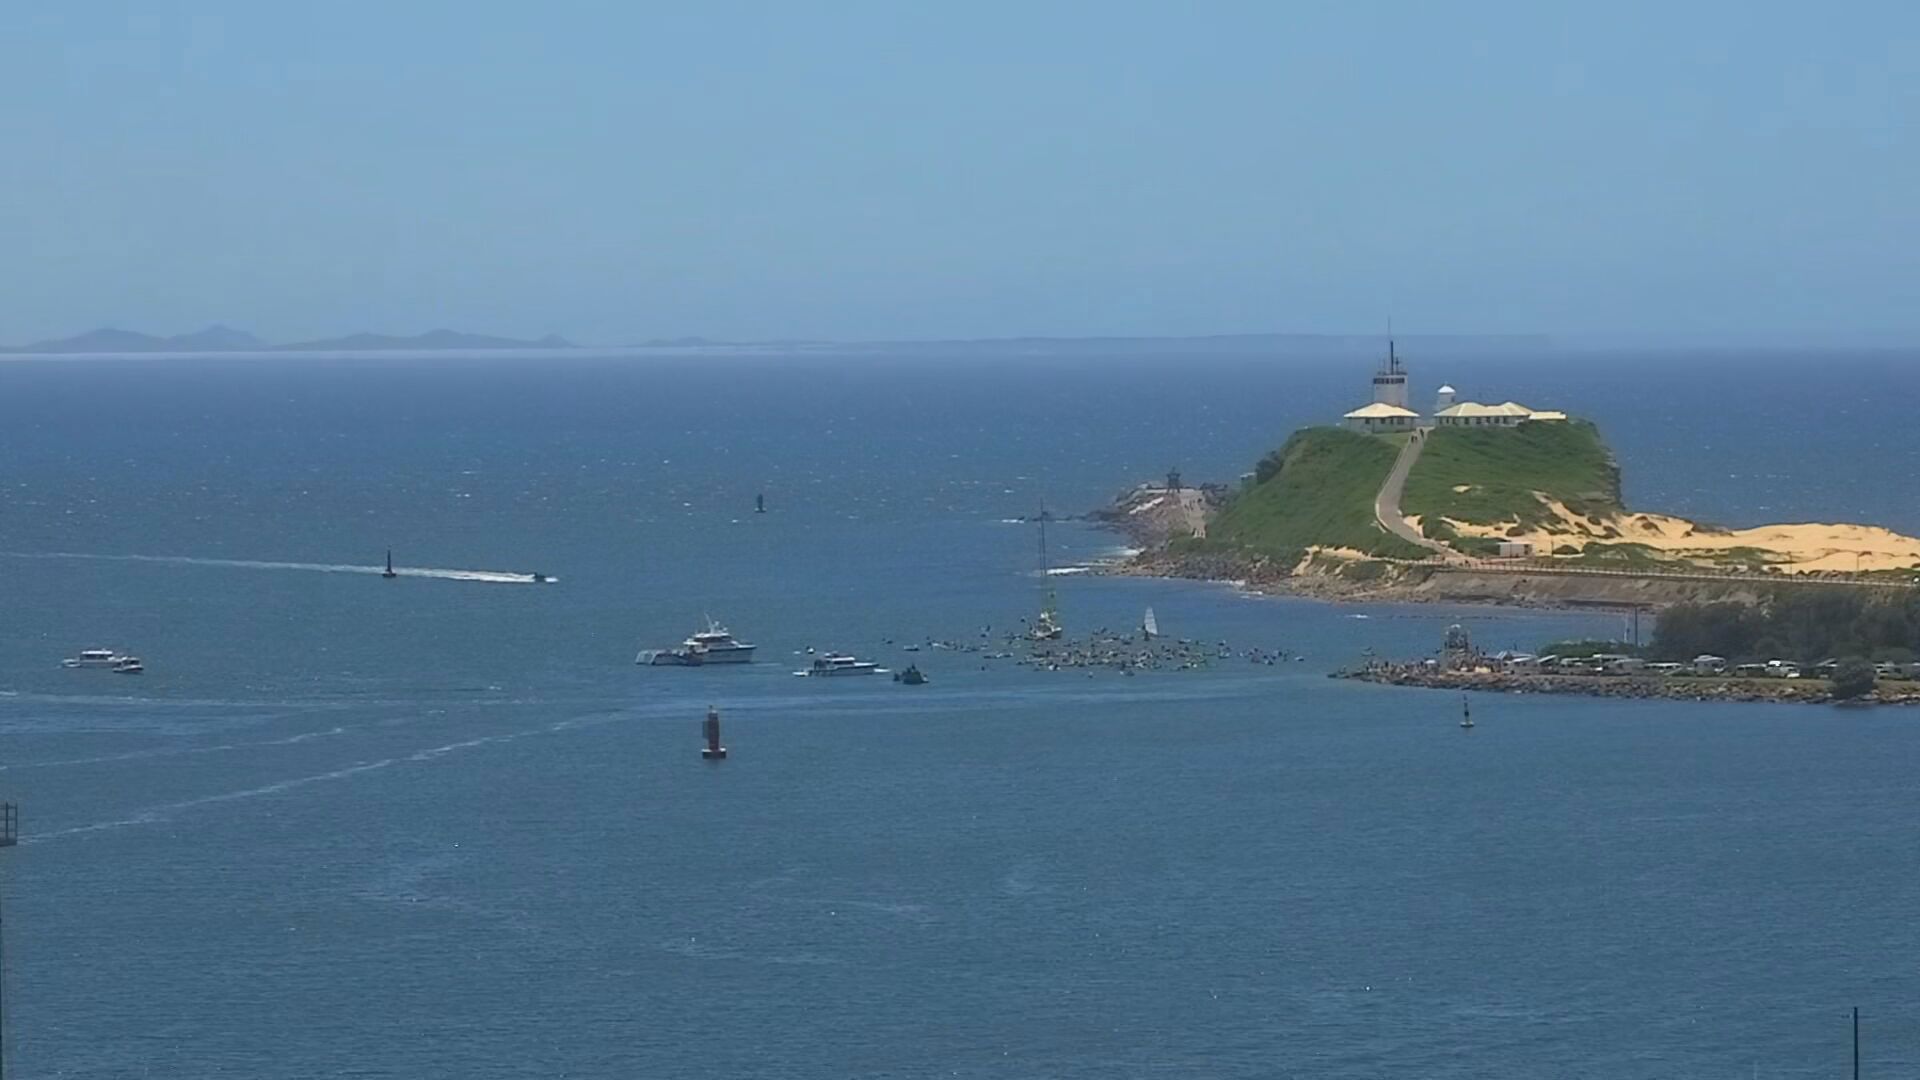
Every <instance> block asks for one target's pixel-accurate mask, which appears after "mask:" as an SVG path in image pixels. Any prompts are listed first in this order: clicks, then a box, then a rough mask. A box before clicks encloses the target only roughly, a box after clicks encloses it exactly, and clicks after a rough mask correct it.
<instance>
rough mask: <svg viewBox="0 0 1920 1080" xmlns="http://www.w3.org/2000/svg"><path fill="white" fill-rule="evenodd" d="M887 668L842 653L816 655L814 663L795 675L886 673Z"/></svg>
mask: <svg viewBox="0 0 1920 1080" xmlns="http://www.w3.org/2000/svg"><path fill="white" fill-rule="evenodd" d="M886 673H887V669H886V668H883V667H881V666H880V665H879V664H876V663H874V662H873V661H871V660H856V659H854V658H853V657H851V656H847V655H845V654H842V653H828V654H827V655H825V656H816V657H814V660H813V665H812V666H811V667H808V668H807V669H806V670H805V671H796V672H794V674H795V675H885V674H886Z"/></svg>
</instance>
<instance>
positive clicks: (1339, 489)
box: [1207, 427, 1427, 565]
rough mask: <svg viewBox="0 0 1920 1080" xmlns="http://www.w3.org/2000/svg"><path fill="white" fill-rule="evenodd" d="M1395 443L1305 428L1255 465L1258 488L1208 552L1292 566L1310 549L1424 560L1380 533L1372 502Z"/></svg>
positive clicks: (1240, 501)
mask: <svg viewBox="0 0 1920 1080" xmlns="http://www.w3.org/2000/svg"><path fill="white" fill-rule="evenodd" d="M1399 452H1400V442H1399V441H1398V440H1390V439H1382V438H1377V437H1375V436H1370V435H1359V434H1356V433H1354V432H1351V431H1343V430H1341V429H1339V428H1327V427H1313V428H1303V429H1301V430H1300V431H1296V432H1294V433H1293V436H1292V437H1291V438H1289V439H1288V440H1287V442H1286V445H1285V446H1282V447H1281V448H1280V449H1279V450H1277V451H1275V452H1274V453H1272V454H1269V455H1267V457H1266V459H1265V460H1263V461H1262V462H1261V463H1260V469H1259V471H1258V472H1257V473H1256V474H1255V476H1256V482H1255V483H1254V485H1253V486H1252V487H1250V488H1248V489H1247V490H1245V491H1242V492H1241V493H1240V494H1239V495H1238V496H1237V497H1235V498H1234V500H1233V501H1232V502H1231V503H1230V504H1229V505H1228V506H1227V508H1226V509H1225V510H1223V511H1221V513H1220V516H1219V517H1218V518H1216V519H1215V520H1214V521H1213V523H1212V524H1211V525H1209V526H1208V529H1207V547H1208V548H1209V549H1211V550H1214V551H1223V550H1224V551H1236V550H1237V551H1241V552H1246V553H1249V554H1254V555H1260V556H1265V557H1267V558H1270V559H1274V560H1278V561H1282V562H1285V563H1287V564H1289V565H1291V564H1292V563H1295V562H1298V561H1299V560H1300V559H1301V558H1302V557H1303V556H1304V555H1305V554H1306V550H1307V549H1308V548H1309V547H1337V548H1348V549H1351V550H1354V551H1360V552H1365V553H1366V554H1369V555H1389V556H1399V557H1404V558H1413V559H1417V558H1421V557H1423V556H1425V555H1426V554H1427V552H1425V551H1423V550H1421V549H1420V548H1418V547H1415V546H1414V545H1412V544H1409V543H1407V542H1406V541H1404V540H1401V539H1400V538H1399V537H1396V536H1394V535H1392V534H1391V533H1389V532H1387V531H1386V530H1385V529H1382V528H1381V527H1380V525H1379V523H1378V522H1376V521H1375V520H1374V517H1373V499H1374V496H1375V494H1377V493H1378V492H1379V490H1380V485H1381V484H1382V483H1384V482H1385V481H1386V478H1387V473H1389V472H1391V471H1392V470H1393V460H1394V458H1395V456H1397V455H1398V454H1399Z"/></svg>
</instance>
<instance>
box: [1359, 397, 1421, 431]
mask: <svg viewBox="0 0 1920 1080" xmlns="http://www.w3.org/2000/svg"><path fill="white" fill-rule="evenodd" d="M1342 419H1344V420H1346V422H1347V427H1348V428H1350V429H1351V430H1353V431H1358V432H1362V433H1364V434H1367V435H1391V434H1393V433H1395V432H1400V431H1412V430H1414V429H1415V428H1416V427H1418V426H1419V425H1420V414H1419V413H1417V412H1414V411H1413V410H1412V409H1409V408H1405V407H1403V406H1400V405H1389V404H1388V403H1386V402H1384V401H1376V402H1374V403H1373V404H1371V405H1362V406H1360V407H1359V408H1357V409H1355V410H1353V411H1352V412H1350V413H1348V414H1347V415H1346V416H1344V417H1342Z"/></svg>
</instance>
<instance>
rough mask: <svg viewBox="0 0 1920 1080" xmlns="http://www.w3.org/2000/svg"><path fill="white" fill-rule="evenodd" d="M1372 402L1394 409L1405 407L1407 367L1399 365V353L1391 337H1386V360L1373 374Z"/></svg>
mask: <svg viewBox="0 0 1920 1080" xmlns="http://www.w3.org/2000/svg"><path fill="white" fill-rule="evenodd" d="M1373 402H1374V404H1376V405H1391V406H1393V407H1394V408H1396V409H1404V408H1406V407H1407V369H1406V368H1404V367H1402V366H1401V365H1400V354H1399V353H1398V352H1397V351H1396V350H1395V349H1394V344H1393V339H1392V338H1391V337H1389V338H1388V339H1387V361H1386V363H1384V364H1382V365H1381V366H1380V370H1379V371H1378V372H1376V373H1375V374H1374V376H1373Z"/></svg>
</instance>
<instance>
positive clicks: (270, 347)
mask: <svg viewBox="0 0 1920 1080" xmlns="http://www.w3.org/2000/svg"><path fill="white" fill-rule="evenodd" d="M573 347H574V345H573V343H572V342H570V341H568V340H567V339H565V338H563V337H560V336H558V335H555V334H549V335H547V336H546V337H543V338H541V339H540V340H538V341H522V340H520V339H518V338H504V337H490V336H488V335H486V334H463V333H460V332H459V331H457V330H429V331H428V332H426V333H424V334H415V335H413V336H411V337H402V336H398V335H394V334H348V335H347V336H345V337H337V338H322V339H320V340H318V341H297V342H293V343H291V344H286V345H274V344H270V343H268V342H265V341H262V340H260V339H259V338H257V337H255V336H253V335H252V334H249V333H247V332H246V331H245V330H235V329H233V328H231V327H227V326H219V325H215V326H209V327H207V328H206V329H205V330H200V331H197V332H195V333H191V334H175V335H173V336H172V337H159V336H157V335H154V334H142V333H140V332H139V331H136V330H115V329H111V328H105V329H100V330H89V331H87V332H86V333H84V334H75V335H74V336H73V337H66V338H52V339H49V340H47V341H36V342H34V343H33V344H31V345H14V346H0V353H43V354H44V353H55V354H58V353H209V352H375V351H394V352H403V351H424V350H440V349H571V348H573Z"/></svg>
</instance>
